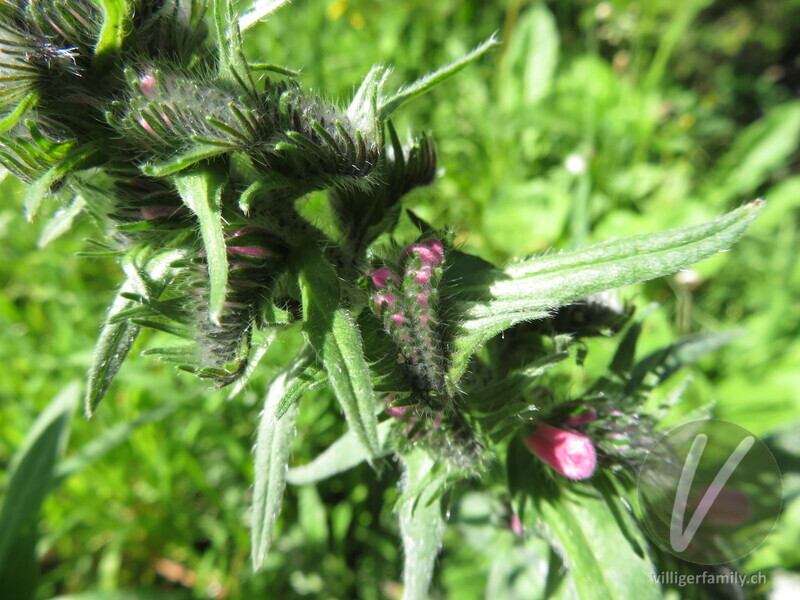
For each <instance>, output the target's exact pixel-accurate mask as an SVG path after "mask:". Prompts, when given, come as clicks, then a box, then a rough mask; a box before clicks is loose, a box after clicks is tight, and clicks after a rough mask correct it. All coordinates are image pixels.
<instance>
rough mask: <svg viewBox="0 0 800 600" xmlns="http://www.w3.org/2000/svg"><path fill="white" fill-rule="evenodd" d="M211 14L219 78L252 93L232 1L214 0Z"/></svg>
mask: <svg viewBox="0 0 800 600" xmlns="http://www.w3.org/2000/svg"><path fill="white" fill-rule="evenodd" d="M213 13H214V24H215V26H216V31H217V48H219V77H220V79H222V80H224V81H228V82H230V83H235V84H238V85H239V86H240V87H241V88H242V91H245V92H252V91H253V90H255V84H254V83H253V79H252V76H251V75H250V69H249V68H248V67H247V61H246V60H245V58H244V54H243V53H242V34H241V31H240V30H239V20H238V18H237V17H236V14H235V13H234V10H233V1H232V0H214V2H213Z"/></svg>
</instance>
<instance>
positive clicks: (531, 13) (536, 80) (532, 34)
mask: <svg viewBox="0 0 800 600" xmlns="http://www.w3.org/2000/svg"><path fill="white" fill-rule="evenodd" d="M558 46H559V39H558V28H557V26H556V21H555V18H554V17H553V14H552V13H551V12H550V10H549V9H548V8H547V6H546V5H545V4H544V3H543V2H537V3H535V4H534V5H533V6H532V7H531V8H530V9H529V10H526V11H525V13H524V14H523V15H522V16H521V17H520V19H519V22H518V23H517V26H516V27H515V28H514V33H513V35H512V37H511V40H510V41H509V43H508V48H507V49H506V52H505V53H504V55H503V62H502V65H501V66H502V71H501V73H502V76H503V81H504V82H505V85H503V87H502V91H503V99H504V100H507V101H508V102H507V103H508V109H509V110H514V109H520V110H522V109H523V107H524V106H527V105H530V104H533V103H535V102H538V101H539V100H541V99H542V98H544V97H545V96H546V95H547V94H548V93H549V92H550V89H551V87H552V84H553V76H554V75H555V71H556V66H557V64H558ZM512 95H513V96H512ZM509 96H512V97H509Z"/></svg>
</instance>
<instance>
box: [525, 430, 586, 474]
mask: <svg viewBox="0 0 800 600" xmlns="http://www.w3.org/2000/svg"><path fill="white" fill-rule="evenodd" d="M523 441H524V442H525V445H526V446H527V447H528V449H529V450H530V451H531V452H533V453H534V454H535V455H536V456H538V457H539V458H541V459H542V460H543V461H544V462H546V463H547V464H548V465H550V466H551V467H553V468H554V469H555V470H556V471H558V472H559V473H561V474H562V475H564V476H565V477H569V478H570V479H587V478H588V477H591V476H592V473H594V468H595V466H596V464H597V452H596V451H595V449H594V444H592V440H590V439H589V438H588V437H587V436H585V435H583V434H580V433H575V432H572V431H565V430H563V429H558V428H557V427H553V426H552V425H548V424H547V423H542V422H540V423H539V425H538V426H537V428H536V431H534V432H533V433H531V434H530V435H527V436H525V438H524V439H523Z"/></svg>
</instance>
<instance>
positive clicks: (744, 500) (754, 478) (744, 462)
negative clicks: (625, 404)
mask: <svg viewBox="0 0 800 600" xmlns="http://www.w3.org/2000/svg"><path fill="white" fill-rule="evenodd" d="M638 494H639V505H640V507H641V509H642V517H643V520H644V523H645V525H646V528H647V531H648V533H649V534H650V536H651V537H652V538H653V540H654V541H655V542H656V543H657V544H658V545H659V546H661V547H662V548H663V549H664V550H667V551H668V552H671V553H672V554H675V555H676V556H678V557H680V558H682V559H684V560H688V561H691V562H695V563H699V564H707V565H712V564H723V563H728V562H732V561H734V560H736V559H739V558H741V557H743V556H745V555H746V554H748V553H749V552H751V551H752V550H754V549H755V548H756V547H757V546H758V545H759V544H760V543H761V542H763V541H764V538H765V537H766V536H767V535H768V534H769V532H770V531H771V530H772V527H773V525H774V524H775V521H776V519H777V517H778V514H779V513H780V508H781V497H782V493H781V477H780V470H779V469H778V465H777V463H776V462H775V458H774V457H773V456H772V453H771V452H770V451H769V449H768V448H767V446H766V445H765V444H764V443H763V442H762V441H761V440H759V439H758V438H757V437H756V436H754V435H753V434H752V433H750V432H749V431H747V430H746V429H744V428H743V427H740V426H738V425H735V424H733V423H728V422H726V421H718V420H705V421H694V422H692V423H688V424H686V425H682V426H681V427H678V428H677V429H675V430H673V431H670V432H669V433H668V434H667V435H665V436H664V437H663V438H662V439H661V440H660V441H659V442H658V443H657V444H656V445H655V446H654V447H653V448H652V449H651V450H650V452H649V453H648V456H647V459H646V460H645V461H644V464H643V465H642V469H641V471H640V472H639V484H638Z"/></svg>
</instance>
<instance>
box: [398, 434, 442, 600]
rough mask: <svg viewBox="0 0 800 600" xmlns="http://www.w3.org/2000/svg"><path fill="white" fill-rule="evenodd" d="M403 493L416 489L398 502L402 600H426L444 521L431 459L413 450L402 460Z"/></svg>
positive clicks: (439, 547) (440, 542)
mask: <svg viewBox="0 0 800 600" xmlns="http://www.w3.org/2000/svg"><path fill="white" fill-rule="evenodd" d="M403 463H404V467H405V469H404V474H403V490H404V492H407V491H409V490H415V489H419V490H420V492H419V493H418V494H410V495H407V496H405V497H404V498H402V499H401V503H400V506H399V509H398V513H399V514H398V516H399V519H400V535H401V536H402V539H403V552H404V554H405V560H404V565H403V600H426V598H428V588H429V587H430V584H431V579H432V578H433V569H434V566H435V564H436V557H437V556H438V554H439V550H440V549H441V547H442V540H443V539H444V530H445V522H444V518H443V517H442V508H441V506H440V498H439V494H440V492H441V489H442V488H441V485H438V484H437V483H438V482H437V479H436V478H435V477H434V476H432V470H433V467H434V460H433V458H432V457H431V456H430V455H428V454H427V453H426V452H424V451H423V450H421V449H416V450H414V451H413V452H411V453H410V454H408V455H407V456H405V457H404V458H403Z"/></svg>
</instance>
